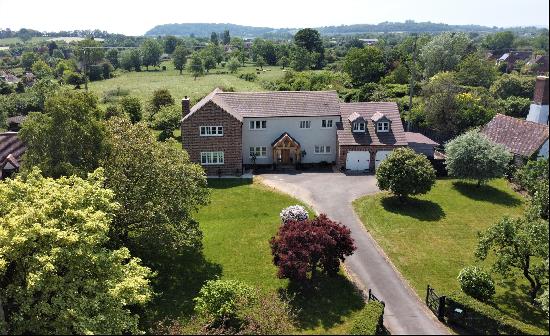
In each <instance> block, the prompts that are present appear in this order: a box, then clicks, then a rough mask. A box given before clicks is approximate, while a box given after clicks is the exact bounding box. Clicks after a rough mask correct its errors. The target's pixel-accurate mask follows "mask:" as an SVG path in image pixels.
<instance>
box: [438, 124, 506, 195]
mask: <svg viewBox="0 0 550 336" xmlns="http://www.w3.org/2000/svg"><path fill="white" fill-rule="evenodd" d="M445 153H446V155H447V158H446V159H445V164H446V165H447V170H448V172H449V175H451V176H454V177H458V178H464V179H473V180H477V181H478V185H480V184H481V183H484V182H486V181H488V180H490V179H494V178H498V177H502V176H503V175H504V173H505V172H506V167H507V166H508V164H509V163H510V161H511V160H512V155H511V154H510V153H509V152H508V151H507V150H506V149H505V148H504V147H503V146H501V145H497V144H494V143H493V142H491V141H490V140H489V139H487V137H485V135H483V134H481V133H479V132H478V131H477V130H472V131H468V132H466V133H464V134H462V135H460V136H458V137H456V138H455V139H453V140H451V141H449V142H448V143H447V145H446V146H445Z"/></svg>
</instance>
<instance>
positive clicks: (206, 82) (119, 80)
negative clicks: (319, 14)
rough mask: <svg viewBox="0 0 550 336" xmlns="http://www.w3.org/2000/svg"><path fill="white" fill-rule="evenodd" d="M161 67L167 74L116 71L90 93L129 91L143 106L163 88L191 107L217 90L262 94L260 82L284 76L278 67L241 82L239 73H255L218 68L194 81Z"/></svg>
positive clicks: (169, 65) (169, 67)
mask: <svg viewBox="0 0 550 336" xmlns="http://www.w3.org/2000/svg"><path fill="white" fill-rule="evenodd" d="M161 66H166V71H162V70H159V68H155V69H154V68H152V67H150V68H149V71H146V70H145V68H144V69H143V71H141V72H135V71H132V72H126V71H118V70H117V71H116V77H114V78H111V79H107V80H102V81H95V82H91V83H89V89H90V91H92V92H95V93H96V94H97V95H98V96H99V97H100V98H101V97H103V95H104V94H105V93H106V92H108V91H109V90H116V89H117V88H121V89H123V90H128V91H129V94H130V95H133V96H136V97H138V98H139V99H140V100H141V101H142V102H146V101H147V100H149V99H150V98H151V96H152V94H153V92H154V91H155V90H157V89H160V88H166V89H168V90H169V91H170V92H171V93H172V96H173V97H174V99H175V100H176V101H179V100H180V99H181V98H183V97H184V96H189V97H190V98H191V100H192V103H193V104H194V103H196V102H197V101H198V100H199V99H201V98H202V97H204V96H205V95H207V94H208V93H210V92H211V91H212V90H214V89H215V88H216V87H219V88H221V89H226V90H227V89H233V90H235V91H265V90H264V89H263V88H262V86H261V84H260V82H261V81H262V80H269V81H271V80H276V79H278V78H280V77H282V76H283V74H284V72H283V70H281V68H280V67H276V66H274V67H264V70H265V71H259V72H260V74H259V75H257V76H258V79H257V80H256V81H254V82H248V81H245V80H244V79H240V78H239V77H238V76H239V74H241V73H250V72H254V73H256V72H257V71H256V67H255V66H253V65H250V64H248V65H247V66H246V67H242V68H240V69H239V71H238V73H236V74H231V73H229V70H228V69H227V68H222V67H218V68H216V69H212V70H210V72H209V73H208V74H206V75H205V76H201V77H197V79H196V80H195V79H194V78H193V76H192V75H191V74H190V73H189V72H188V71H183V74H181V75H180V73H179V71H178V70H175V69H174V67H173V64H172V62H171V61H165V62H163V63H162V64H161Z"/></svg>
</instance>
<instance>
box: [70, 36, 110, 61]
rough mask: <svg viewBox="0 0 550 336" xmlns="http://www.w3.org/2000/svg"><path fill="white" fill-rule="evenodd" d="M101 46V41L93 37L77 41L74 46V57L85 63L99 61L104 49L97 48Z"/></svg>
mask: <svg viewBox="0 0 550 336" xmlns="http://www.w3.org/2000/svg"><path fill="white" fill-rule="evenodd" d="M101 46H102V43H101V42H99V41H96V40H94V39H93V38H87V39H85V40H82V41H78V42H77V44H76V47H75V48H74V54H75V56H76V59H77V60H78V61H80V62H82V63H84V64H86V65H91V64H96V63H99V62H101V60H102V59H103V57H104V55H105V50H104V49H102V48H98V47H101ZM89 48H93V49H89Z"/></svg>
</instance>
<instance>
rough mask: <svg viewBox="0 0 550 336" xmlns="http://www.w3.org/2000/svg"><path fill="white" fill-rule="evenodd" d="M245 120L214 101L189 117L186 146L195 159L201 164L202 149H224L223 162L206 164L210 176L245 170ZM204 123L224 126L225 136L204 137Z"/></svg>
mask: <svg viewBox="0 0 550 336" xmlns="http://www.w3.org/2000/svg"><path fill="white" fill-rule="evenodd" d="M241 125H242V124H241V122H240V121H238V120H237V119H235V118H234V117H233V116H231V115H230V114H229V113H227V112H225V111H224V110H222V109H221V108H220V107H218V106H217V105H216V104H214V103H212V102H208V103H206V104H205V105H204V106H203V107H202V108H201V109H200V110H198V111H196V112H195V113H193V114H192V115H191V116H190V117H189V118H187V119H185V120H184V121H183V123H182V125H181V135H182V144H183V148H184V149H185V150H186V151H187V152H188V153H189V157H190V159H191V161H193V162H196V163H200V153H201V152H224V164H223V165H207V166H203V168H204V169H205V170H206V174H207V175H210V176H212V175H218V172H219V171H221V173H222V175H240V174H241V173H242V154H241V153H242V133H241ZM200 126H223V136H219V137H218V136H211V137H207V136H200V133H199V132H200Z"/></svg>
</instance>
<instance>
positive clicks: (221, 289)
mask: <svg viewBox="0 0 550 336" xmlns="http://www.w3.org/2000/svg"><path fill="white" fill-rule="evenodd" d="M254 299H255V297H254V291H253V288H252V287H250V286H248V285H246V284H244V283H242V282H240V281H237V280H209V281H207V282H206V284H205V285H204V286H202V288H201V290H200V292H199V296H198V297H196V298H195V299H194V301H195V311H196V312H197V313H199V315H203V316H210V317H212V318H213V319H214V320H216V321H222V320H224V319H231V318H234V317H235V315H236V314H237V302H239V301H244V302H247V303H249V302H252V301H253V300H254Z"/></svg>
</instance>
